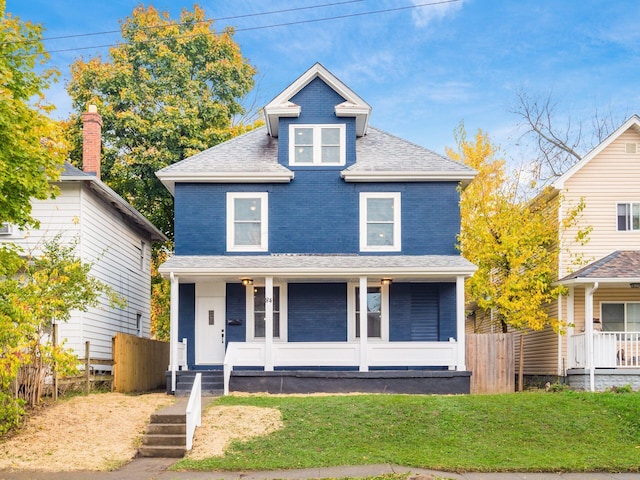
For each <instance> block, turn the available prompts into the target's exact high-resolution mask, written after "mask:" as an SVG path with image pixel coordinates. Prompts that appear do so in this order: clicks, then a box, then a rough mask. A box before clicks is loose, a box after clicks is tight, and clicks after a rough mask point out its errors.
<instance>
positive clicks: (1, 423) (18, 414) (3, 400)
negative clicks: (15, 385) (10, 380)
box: [0, 391, 25, 435]
mask: <svg viewBox="0 0 640 480" xmlns="http://www.w3.org/2000/svg"><path fill="white" fill-rule="evenodd" d="M24 403H25V402H24V400H21V399H19V398H13V397H12V396H11V395H10V394H7V393H6V392H2V391H0V435H4V434H5V433H7V432H8V431H9V430H11V429H13V428H15V427H17V426H18V425H19V424H20V420H21V419H22V416H23V415H24V414H25V411H24V408H23V407H24Z"/></svg>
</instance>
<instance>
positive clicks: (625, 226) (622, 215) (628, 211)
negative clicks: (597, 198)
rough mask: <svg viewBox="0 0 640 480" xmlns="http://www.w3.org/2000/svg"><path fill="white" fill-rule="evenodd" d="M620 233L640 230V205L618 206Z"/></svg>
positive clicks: (627, 204)
mask: <svg viewBox="0 0 640 480" xmlns="http://www.w3.org/2000/svg"><path fill="white" fill-rule="evenodd" d="M617 208H618V231H619V232H623V231H628V230H640V203H619V204H618V207H617Z"/></svg>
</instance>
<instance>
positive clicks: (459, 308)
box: [456, 277, 467, 370]
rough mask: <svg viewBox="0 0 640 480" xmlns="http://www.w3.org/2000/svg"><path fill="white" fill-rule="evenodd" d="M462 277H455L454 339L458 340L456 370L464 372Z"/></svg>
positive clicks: (464, 344)
mask: <svg viewBox="0 0 640 480" xmlns="http://www.w3.org/2000/svg"><path fill="white" fill-rule="evenodd" d="M464 320H465V310H464V277H456V338H457V339H458V362H457V365H456V369H457V370H466V369H467V365H466V361H467V359H466V335H465V330H464Z"/></svg>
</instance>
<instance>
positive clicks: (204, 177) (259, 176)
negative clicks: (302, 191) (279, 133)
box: [156, 172, 295, 195]
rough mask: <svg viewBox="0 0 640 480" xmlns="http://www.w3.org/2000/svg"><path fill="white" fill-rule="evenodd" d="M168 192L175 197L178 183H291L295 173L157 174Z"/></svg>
mask: <svg viewBox="0 0 640 480" xmlns="http://www.w3.org/2000/svg"><path fill="white" fill-rule="evenodd" d="M156 176H157V177H158V178H159V179H160V181H161V182H162V184H163V185H164V186H165V187H167V190H169V191H170V192H171V194H172V195H175V184H176V183H289V182H291V180H293V178H294V176H295V174H294V173H293V172H216V173H201V174H199V173H167V174H163V173H161V172H158V173H156Z"/></svg>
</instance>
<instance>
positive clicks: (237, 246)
mask: <svg viewBox="0 0 640 480" xmlns="http://www.w3.org/2000/svg"><path fill="white" fill-rule="evenodd" d="M268 224H269V223H268V205H267V193H266V192H263V193H244V192H242V193H239V192H229V193H227V250H228V251H232V252H265V251H267V249H268V239H269V232H268Z"/></svg>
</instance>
